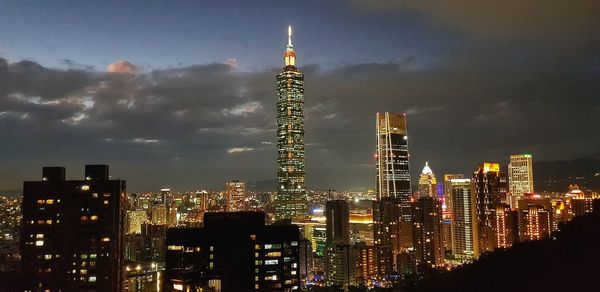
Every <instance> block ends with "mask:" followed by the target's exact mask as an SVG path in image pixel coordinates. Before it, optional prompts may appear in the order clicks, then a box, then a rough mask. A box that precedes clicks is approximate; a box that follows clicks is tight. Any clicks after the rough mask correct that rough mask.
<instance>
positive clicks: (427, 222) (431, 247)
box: [413, 197, 444, 270]
mask: <svg viewBox="0 0 600 292" xmlns="http://www.w3.org/2000/svg"><path fill="white" fill-rule="evenodd" d="M442 232H443V230H442V203H441V202H440V200H439V199H438V198H437V197H420V198H419V199H417V201H416V202H415V203H414V205H413V234H414V235H413V241H414V246H415V258H416V263H417V266H418V268H420V269H424V270H428V269H431V268H436V267H441V266H443V265H444V245H443V242H442V239H443V238H442Z"/></svg>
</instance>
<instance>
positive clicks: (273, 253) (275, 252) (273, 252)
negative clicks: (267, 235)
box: [266, 251, 281, 258]
mask: <svg viewBox="0 0 600 292" xmlns="http://www.w3.org/2000/svg"><path fill="white" fill-rule="evenodd" d="M280 256H281V252H280V251H272V252H269V253H267V254H266V257H270V258H274V257H280Z"/></svg>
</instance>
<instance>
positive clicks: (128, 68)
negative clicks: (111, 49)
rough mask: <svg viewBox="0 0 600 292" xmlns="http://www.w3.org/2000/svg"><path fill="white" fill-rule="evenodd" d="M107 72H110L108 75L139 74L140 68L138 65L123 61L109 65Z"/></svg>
mask: <svg viewBox="0 0 600 292" xmlns="http://www.w3.org/2000/svg"><path fill="white" fill-rule="evenodd" d="M106 71H108V73H119V74H136V73H137V72H138V68H137V66H136V65H134V64H132V63H130V62H127V61H125V60H121V61H117V62H114V63H112V64H110V65H108V68H106Z"/></svg>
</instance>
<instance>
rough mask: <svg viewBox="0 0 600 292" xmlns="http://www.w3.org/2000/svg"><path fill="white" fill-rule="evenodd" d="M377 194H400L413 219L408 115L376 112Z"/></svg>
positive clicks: (403, 204)
mask: <svg viewBox="0 0 600 292" xmlns="http://www.w3.org/2000/svg"><path fill="white" fill-rule="evenodd" d="M376 130H377V153H376V156H377V165H376V167H377V198H378V199H381V198H386V197H390V198H398V199H400V202H401V204H402V208H405V209H407V210H406V214H403V215H404V216H405V217H404V218H403V219H404V220H405V221H410V198H411V188H410V168H409V164H408V132H407V127H406V115H405V114H402V115H399V114H392V113H387V112H386V113H384V114H380V113H377V125H376Z"/></svg>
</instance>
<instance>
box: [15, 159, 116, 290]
mask: <svg viewBox="0 0 600 292" xmlns="http://www.w3.org/2000/svg"><path fill="white" fill-rule="evenodd" d="M125 200H126V198H125V181H123V180H111V179H109V175H108V166H107V165H86V166H85V179H83V180H65V168H63V167H44V168H43V171H42V180H41V181H26V182H24V184H23V220H22V225H21V226H22V230H21V269H22V272H23V275H26V277H24V279H25V283H24V285H25V289H26V290H30V291H121V290H122V289H121V288H122V287H121V280H122V279H121V268H122V267H121V263H122V261H123V249H122V246H123V240H122V234H123V233H124V225H123V222H122V220H123V218H124V214H123V209H124V207H123V206H124V205H125V203H126V202H125Z"/></svg>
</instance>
